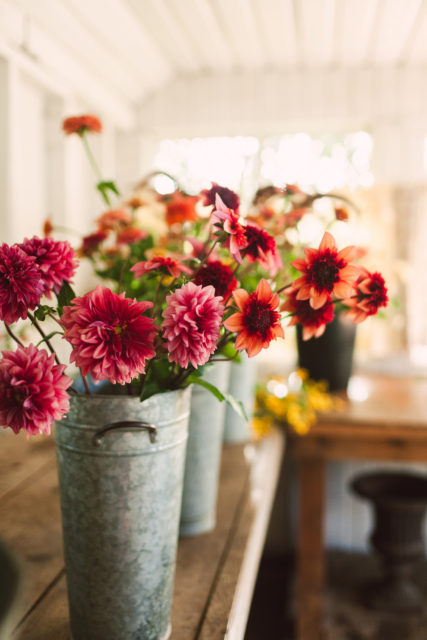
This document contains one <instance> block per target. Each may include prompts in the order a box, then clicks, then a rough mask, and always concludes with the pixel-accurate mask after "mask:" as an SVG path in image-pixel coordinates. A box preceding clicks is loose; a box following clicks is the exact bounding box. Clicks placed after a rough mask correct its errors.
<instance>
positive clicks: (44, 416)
mask: <svg viewBox="0 0 427 640" xmlns="http://www.w3.org/2000/svg"><path fill="white" fill-rule="evenodd" d="M64 369H65V366H64V365H59V364H55V360H54V356H53V355H49V354H48V353H47V351H45V350H44V349H40V350H39V349H36V347H35V346H34V345H33V344H30V346H29V347H18V348H17V349H16V351H2V359H1V361H0V424H1V425H2V426H3V427H10V428H11V429H12V430H13V431H14V432H15V433H18V432H19V431H20V430H21V429H24V430H25V431H26V432H27V434H28V435H35V434H38V433H45V434H46V435H49V433H50V429H51V426H52V423H53V421H54V420H60V419H61V418H62V417H63V416H64V415H65V414H66V413H67V412H68V409H69V398H68V393H67V391H66V390H67V389H68V387H69V386H70V385H71V384H72V380H71V378H69V377H68V376H66V375H64Z"/></svg>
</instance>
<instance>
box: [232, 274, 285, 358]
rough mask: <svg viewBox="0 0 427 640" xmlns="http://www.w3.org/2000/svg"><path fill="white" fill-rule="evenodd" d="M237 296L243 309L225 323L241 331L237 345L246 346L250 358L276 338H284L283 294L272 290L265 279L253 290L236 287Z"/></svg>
mask: <svg viewBox="0 0 427 640" xmlns="http://www.w3.org/2000/svg"><path fill="white" fill-rule="evenodd" d="M233 298H234V301H235V303H236V304H237V307H238V309H239V311H238V312H237V313H233V315H232V316H230V317H229V318H227V320H225V322H224V326H225V327H226V329H228V330H229V331H232V332H235V331H236V332H237V333H238V336H237V339H236V343H235V345H234V346H235V347H236V349H237V350H238V351H243V350H244V349H246V351H247V354H248V356H249V357H252V356H256V355H257V354H258V353H259V352H260V351H261V349H266V348H267V347H268V346H269V344H270V342H271V341H272V340H276V338H284V333H283V329H282V326H281V324H280V313H279V312H278V311H277V307H278V306H279V296H278V295H277V293H273V292H272V291H271V287H270V285H269V284H268V282H267V280H264V279H263V278H261V280H260V281H259V283H258V285H257V288H256V289H255V291H253V292H252V293H248V292H247V291H245V289H236V290H235V291H233Z"/></svg>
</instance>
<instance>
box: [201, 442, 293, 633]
mask: <svg viewBox="0 0 427 640" xmlns="http://www.w3.org/2000/svg"><path fill="white" fill-rule="evenodd" d="M283 449H284V437H283V432H282V431H277V432H275V433H274V434H272V436H271V437H270V438H268V439H265V440H263V441H262V442H260V443H259V446H258V451H257V454H256V457H254V461H253V466H252V469H251V474H250V481H249V483H248V485H247V487H246V491H245V494H244V496H243V500H242V501H241V504H240V510H239V512H238V513H237V517H236V519H235V526H234V527H233V528H232V530H231V531H230V536H229V542H228V546H227V549H226V553H225V554H224V559H223V565H222V567H221V570H220V573H219V575H218V579H217V581H216V584H215V589H214V592H213V594H212V597H211V601H210V603H209V607H208V610H207V613H206V618H205V621H204V623H203V627H202V630H201V633H200V640H216V639H217V640H222V639H223V638H226V640H242V639H243V637H244V634H245V629H246V623H247V619H248V615H249V610H250V605H251V601H252V595H253V590H254V587H255V582H256V577H257V574H258V567H259V563H260V560H261V555H262V550H263V548H264V543H265V538H266V535H267V529H268V524H269V521H270V515H271V509H272V506H273V500H274V495H275V490H276V487H277V482H278V478H279V472H280V467H281V462H282V458H283ZM252 453H253V452H252ZM230 603H232V604H231V608H230Z"/></svg>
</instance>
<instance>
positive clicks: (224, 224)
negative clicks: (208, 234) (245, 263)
mask: <svg viewBox="0 0 427 640" xmlns="http://www.w3.org/2000/svg"><path fill="white" fill-rule="evenodd" d="M211 222H212V224H213V225H214V226H215V227H219V228H221V229H223V230H224V231H225V232H226V233H227V234H228V238H227V246H228V249H229V251H230V253H231V255H232V256H233V258H234V259H235V260H237V262H239V264H242V256H241V254H240V250H241V249H244V248H245V247H247V245H248V241H247V239H246V235H245V227H244V226H243V225H241V224H240V221H239V215H238V214H237V213H236V212H235V211H233V210H232V209H229V208H228V207H226V206H225V204H224V203H223V201H222V200H221V196H219V195H218V194H216V196H215V209H214V210H213V211H212V214H211Z"/></svg>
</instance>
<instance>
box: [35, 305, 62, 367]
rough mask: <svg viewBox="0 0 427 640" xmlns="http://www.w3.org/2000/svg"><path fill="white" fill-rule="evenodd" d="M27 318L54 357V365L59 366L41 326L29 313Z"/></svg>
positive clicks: (54, 352)
mask: <svg viewBox="0 0 427 640" xmlns="http://www.w3.org/2000/svg"><path fill="white" fill-rule="evenodd" d="M28 317H29V319H30V320H31V322H32V324H33V325H34V326H35V328H36V329H37V331H38V332H39V334H40V335H41V336H42V338H43V341H44V342H45V343H46V345H47V348H48V349H49V351H50V352H51V353H52V354H53V355H54V356H55V362H56V364H61V363H60V361H59V358H58V356H57V355H56V351H55V349H54V348H53V347H52V345H51V343H50V341H49V339H48V338H47V336H46V334H45V332H44V331H43V329H42V328H41V326H40V325H39V323H38V322H37V320H36V317H35V316H33V315H32V314H31V313H30V312H29V311H28Z"/></svg>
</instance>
